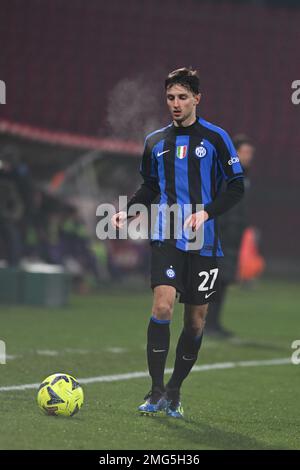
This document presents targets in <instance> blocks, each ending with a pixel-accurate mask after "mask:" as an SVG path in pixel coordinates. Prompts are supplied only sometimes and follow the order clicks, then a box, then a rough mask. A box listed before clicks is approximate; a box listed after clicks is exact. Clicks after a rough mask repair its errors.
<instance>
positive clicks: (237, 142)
mask: <svg viewBox="0 0 300 470" xmlns="http://www.w3.org/2000/svg"><path fill="white" fill-rule="evenodd" d="M232 140H233V144H234V146H235V148H236V150H238V149H239V148H240V147H241V146H242V145H245V144H246V145H251V147H254V144H253V142H252V140H251V139H250V137H248V136H247V135H246V134H237V135H236V136H234V137H233V139H232Z"/></svg>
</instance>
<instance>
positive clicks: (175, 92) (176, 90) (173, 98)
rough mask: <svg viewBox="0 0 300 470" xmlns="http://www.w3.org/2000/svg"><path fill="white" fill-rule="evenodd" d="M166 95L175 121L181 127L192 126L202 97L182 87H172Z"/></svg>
mask: <svg viewBox="0 0 300 470" xmlns="http://www.w3.org/2000/svg"><path fill="white" fill-rule="evenodd" d="M166 95H167V105H168V107H169V110H170V113H171V116H172V118H173V121H174V122H175V123H176V124H177V125H179V126H181V125H184V124H186V125H189V124H192V123H193V121H194V120H195V117H196V106H197V104H198V103H199V101H200V97H201V95H200V94H199V95H195V94H194V93H192V92H191V91H190V90H188V89H187V88H185V87H184V86H182V85H172V86H170V87H169V88H168V89H167V92H166ZM190 121H191V122H190Z"/></svg>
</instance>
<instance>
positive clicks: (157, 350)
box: [152, 349, 166, 352]
mask: <svg viewBox="0 0 300 470" xmlns="http://www.w3.org/2000/svg"><path fill="white" fill-rule="evenodd" d="M152 351H153V352H165V351H166V350H165V349H152Z"/></svg>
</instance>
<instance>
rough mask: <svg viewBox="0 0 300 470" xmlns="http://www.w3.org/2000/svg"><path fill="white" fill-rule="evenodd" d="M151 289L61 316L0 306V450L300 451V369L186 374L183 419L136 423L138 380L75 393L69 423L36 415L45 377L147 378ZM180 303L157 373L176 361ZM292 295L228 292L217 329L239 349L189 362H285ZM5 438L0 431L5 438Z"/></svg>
mask: <svg viewBox="0 0 300 470" xmlns="http://www.w3.org/2000/svg"><path fill="white" fill-rule="evenodd" d="M150 309H151V292H150V290H149V291H146V292H135V291H134V290H132V291H131V292H127V293H126V292H124V291H120V290H119V288H118V287H116V288H115V289H113V290H110V291H109V292H108V291H107V292H105V293H103V294H99V295H97V296H90V297H73V298H72V301H71V303H70V305H69V307H67V308H65V309H39V308H29V307H27V308H25V307H12V306H1V308H0V339H2V340H4V341H5V343H6V348H7V351H6V352H7V355H8V360H7V364H5V365H4V364H2V365H0V403H1V407H0V409H1V411H0V416H1V428H2V432H1V434H0V448H1V449H145V450H146V449H147V450H148V449H149V450H150V449H161V450H162V449H169V450H170V449H172V450H175V449H198V450H200V449H299V448H300V432H299V431H300V413H299V390H300V365H298V366H297V365H293V364H291V363H286V364H282V365H255V364H256V363H254V364H253V365H252V366H251V367H231V368H224V367H223V366H222V367H221V368H220V369H216V368H215V369H209V370H202V371H198V372H197V371H195V372H193V373H191V374H190V376H189V377H188V378H187V379H186V381H185V383H184V386H183V389H182V403H183V406H184V410H185V416H186V417H185V420H181V421H180V420H179V421H178V420H174V419H172V418H167V417H165V416H159V417H155V418H148V417H142V416H139V415H138V413H137V411H136V408H137V406H138V405H139V404H140V403H141V402H142V401H143V400H142V399H143V397H144V395H145V394H146V392H147V391H148V390H149V385H150V382H149V379H148V378H147V377H141V378H129V379H127V380H124V379H123V380H115V381H108V382H91V383H87V384H85V385H83V388H84V392H85V403H84V406H83V408H82V410H81V411H80V413H79V414H78V415H76V416H74V417H73V418H59V417H48V416H44V415H42V414H41V413H40V412H39V410H38V407H37V404H36V394H37V391H36V389H30V388H29V389H27V390H13V391H4V390H3V389H2V390H1V387H5V386H13V385H24V384H31V383H40V382H41V381H42V380H43V379H44V378H45V377H46V376H48V375H50V374H52V373H55V372H67V373H69V374H72V375H74V376H75V377H76V378H89V377H98V376H106V375H115V374H125V373H132V372H140V371H146V355H145V338H146V327H147V323H148V318H149V315H150V311H151V310H150ZM181 309H182V306H181V305H180V304H177V305H176V310H175V314H174V319H173V321H172V324H171V349H170V354H169V357H168V363H167V367H169V368H171V367H172V366H173V361H174V353H175V347H176V340H177V337H178V334H179V332H180V329H181V320H182V313H181ZM299 314H300V290H299V287H298V286H297V285H296V284H293V283H287V282H278V281H276V282H275V281H274V282H270V281H262V282H260V283H259V284H258V285H257V287H256V288H255V289H252V290H243V289H240V288H238V287H233V288H231V290H230V294H229V296H228V301H227V303H226V309H225V315H224V323H225V326H226V327H227V328H230V329H232V330H234V332H235V334H236V336H237V340H235V341H213V340H211V339H209V338H206V339H205V340H204V341H203V345H202V349H201V352H200V355H199V359H198V363H197V365H199V366H200V365H206V364H216V363H228V362H234V363H236V362H240V361H262V360H272V359H282V358H290V357H291V354H292V352H293V350H292V349H291V343H292V342H293V341H294V340H296V339H300V328H299ZM3 430H5V432H3Z"/></svg>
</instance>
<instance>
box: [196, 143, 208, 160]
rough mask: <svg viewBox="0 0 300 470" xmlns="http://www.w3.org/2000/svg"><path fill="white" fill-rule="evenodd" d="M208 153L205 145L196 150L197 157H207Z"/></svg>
mask: <svg viewBox="0 0 300 470" xmlns="http://www.w3.org/2000/svg"><path fill="white" fill-rule="evenodd" d="M206 153H207V150H206V148H205V147H204V146H203V145H199V146H198V147H196V148H195V155H196V156H197V157H199V158H203V157H205V155H206Z"/></svg>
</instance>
